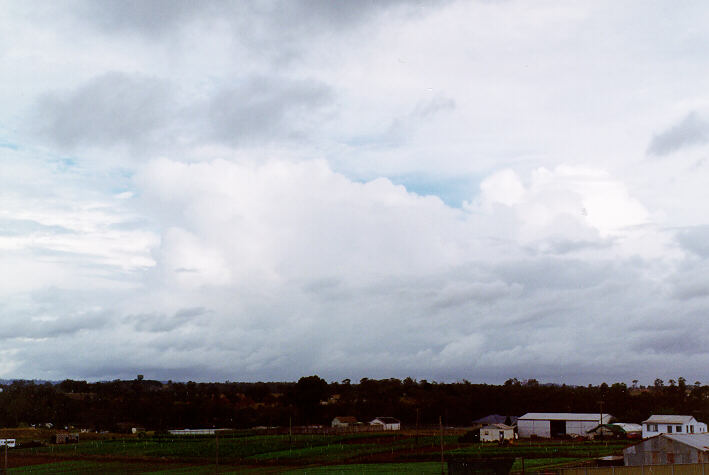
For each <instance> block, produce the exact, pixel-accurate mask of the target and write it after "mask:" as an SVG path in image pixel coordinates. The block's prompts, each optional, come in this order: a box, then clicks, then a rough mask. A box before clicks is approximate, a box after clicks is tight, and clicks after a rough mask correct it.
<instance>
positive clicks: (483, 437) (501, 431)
mask: <svg viewBox="0 0 709 475" xmlns="http://www.w3.org/2000/svg"><path fill="white" fill-rule="evenodd" d="M514 438H515V428H514V427H510V426H508V425H505V424H490V425H489V426H484V427H481V428H480V442H498V441H500V440H513V439H514Z"/></svg>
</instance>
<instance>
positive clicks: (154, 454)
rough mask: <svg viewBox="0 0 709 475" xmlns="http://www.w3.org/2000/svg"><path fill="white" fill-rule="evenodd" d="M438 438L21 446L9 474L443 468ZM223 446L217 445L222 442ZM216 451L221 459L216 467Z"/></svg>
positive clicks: (572, 452)
mask: <svg viewBox="0 0 709 475" xmlns="http://www.w3.org/2000/svg"><path fill="white" fill-rule="evenodd" d="M440 443H441V441H440V438H439V437H435V436H431V435H429V436H420V437H418V438H416V437H414V436H411V435H405V434H401V433H392V432H389V433H371V432H369V433H355V434H344V435H321V434H308V435H293V436H292V437H289V436H288V435H250V436H247V435H245V434H237V435H236V436H233V435H232V436H220V437H219V439H218V441H217V440H216V439H215V438H214V437H210V436H196V437H195V436H192V437H180V436H155V437H145V438H135V437H132V438H125V439H113V440H110V439H109V440H90V441H85V442H81V443H78V444H67V445H48V446H42V447H31V448H24V449H22V448H18V449H13V450H11V451H10V453H9V461H10V464H9V466H10V472H11V473H86V472H94V473H96V472H103V473H111V472H113V473H115V472H122V473H166V474H167V473H215V472H218V473H253V474H258V473H264V474H265V473H289V474H295V473H315V474H319V473H343V474H347V473H422V474H425V473H440V472H441V464H440ZM443 443H444V456H445V458H446V459H449V458H456V459H457V458H464V459H475V460H487V459H497V458H505V459H514V460H515V462H514V465H513V466H512V471H521V470H522V459H524V470H525V472H533V471H535V470H541V469H542V468H544V469H552V468H554V467H559V466H561V465H567V464H570V463H574V462H578V463H581V462H583V461H584V460H589V459H594V458H596V457H600V456H604V455H612V454H618V453H620V452H621V451H622V449H623V447H625V446H626V445H627V443H625V442H623V441H620V442H618V441H609V442H592V441H586V442H571V441H545V442H539V441H521V442H518V443H515V444H512V445H508V446H499V445H497V444H481V443H459V442H458V436H453V435H449V436H445V437H444V440H443ZM217 446H218V448H217ZM217 454H218V463H219V465H217V464H216V463H217Z"/></svg>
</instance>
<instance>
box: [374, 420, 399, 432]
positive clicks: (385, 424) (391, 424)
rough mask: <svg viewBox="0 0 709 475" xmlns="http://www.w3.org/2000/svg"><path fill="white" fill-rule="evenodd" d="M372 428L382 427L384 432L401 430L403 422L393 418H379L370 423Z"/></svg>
mask: <svg viewBox="0 0 709 475" xmlns="http://www.w3.org/2000/svg"><path fill="white" fill-rule="evenodd" d="M369 425H370V426H382V427H381V429H382V430H401V421H399V420H398V419H394V418H393V417H377V418H376V419H372V420H371V421H369Z"/></svg>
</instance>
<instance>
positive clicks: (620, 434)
mask: <svg viewBox="0 0 709 475" xmlns="http://www.w3.org/2000/svg"><path fill="white" fill-rule="evenodd" d="M641 434H642V427H641V426H640V424H630V423H627V422H614V423H613V424H599V425H597V426H596V427H594V428H593V429H591V430H589V431H588V436H589V437H591V438H592V439H595V438H597V437H600V438H618V439H639V438H640V436H641Z"/></svg>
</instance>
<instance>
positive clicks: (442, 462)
mask: <svg viewBox="0 0 709 475" xmlns="http://www.w3.org/2000/svg"><path fill="white" fill-rule="evenodd" d="M438 427H440V429H441V474H443V473H445V472H446V468H445V462H444V460H443V419H442V418H441V416H438Z"/></svg>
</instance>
